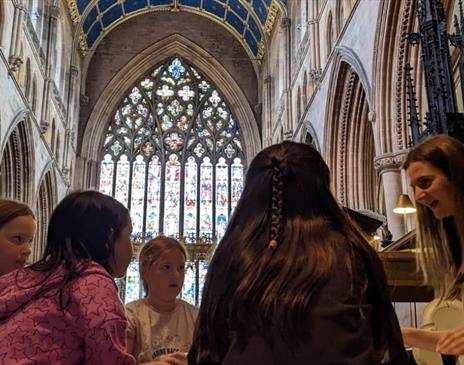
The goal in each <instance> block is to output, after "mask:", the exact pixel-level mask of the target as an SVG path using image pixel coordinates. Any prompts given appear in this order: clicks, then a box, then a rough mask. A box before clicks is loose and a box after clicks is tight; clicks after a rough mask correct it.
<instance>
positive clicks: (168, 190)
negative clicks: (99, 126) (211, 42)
mask: <svg viewBox="0 0 464 365" xmlns="http://www.w3.org/2000/svg"><path fill="white" fill-rule="evenodd" d="M242 146H243V144H242V140H241V134H240V131H239V128H238V125H237V121H236V120H235V118H234V116H233V115H232V113H231V110H230V108H229V107H228V105H227V103H226V101H225V100H224V98H223V97H222V95H221V93H220V92H219V90H218V89H217V88H216V87H215V86H214V85H213V84H212V83H211V82H210V81H208V80H207V79H206V78H205V77H204V76H203V75H201V74H200V73H199V72H198V71H197V70H196V69H195V68H194V67H192V66H191V65H189V64H188V63H186V62H185V61H184V60H182V59H180V58H178V57H175V58H171V59H169V60H168V61H167V62H165V63H164V64H162V65H160V66H158V67H156V68H155V69H154V70H152V71H151V72H150V73H149V74H147V75H145V76H144V77H143V78H141V79H140V80H139V81H138V82H137V83H136V84H135V85H134V87H133V88H132V90H131V91H130V92H129V94H128V95H127V96H126V97H125V98H124V99H123V101H122V102H121V104H120V105H119V107H118V109H117V111H116V112H115V114H114V117H113V118H112V120H111V122H110V125H109V127H108V130H107V134H106V138H105V141H104V146H103V149H102V161H101V170H100V191H102V192H104V193H106V194H108V195H111V196H114V197H115V198H116V199H117V200H119V201H120V202H121V203H123V204H124V205H125V206H127V207H128V208H129V210H130V213H131V218H132V224H133V235H134V236H135V237H142V238H143V241H147V240H149V239H151V238H152V237H155V236H156V235H158V234H160V233H163V234H165V235H169V236H174V237H180V238H183V239H184V240H185V242H186V243H187V245H189V244H194V243H196V242H198V241H199V240H201V239H206V240H210V241H216V240H218V239H220V238H221V237H222V235H223V234H224V231H225V228H226V225H227V222H228V220H229V217H230V214H231V212H232V210H233V209H234V208H235V206H236V205H237V202H238V199H239V197H240V195H241V192H242V188H243V176H244V168H245V154H244V150H243V147H242ZM192 247H193V246H192ZM137 265H138V264H137V261H136V259H134V260H133V261H132V263H131V265H130V266H129V269H128V275H127V281H126V302H127V301H129V300H133V299H137V298H138V297H139V296H140V293H141V290H139V278H138V273H137ZM205 265H206V263H205V262H203V263H202V264H201V265H199V263H198V262H196V263H192V265H190V267H189V270H190V269H191V271H189V270H187V272H186V278H185V285H184V290H183V294H182V295H183V297H184V298H185V299H186V300H188V301H190V302H191V303H193V304H198V303H199V297H198V295H199V292H200V291H201V290H200V289H201V288H199V286H201V284H202V283H201V282H202V277H203V276H204V273H205V270H206V266H205Z"/></svg>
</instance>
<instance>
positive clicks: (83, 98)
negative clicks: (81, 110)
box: [81, 94, 90, 106]
mask: <svg viewBox="0 0 464 365" xmlns="http://www.w3.org/2000/svg"><path fill="white" fill-rule="evenodd" d="M89 101H90V98H89V97H88V96H87V95H84V94H81V105H84V106H85V105H88V104H89Z"/></svg>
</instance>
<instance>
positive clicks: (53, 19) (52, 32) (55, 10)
mask: <svg viewBox="0 0 464 365" xmlns="http://www.w3.org/2000/svg"><path fill="white" fill-rule="evenodd" d="M49 16H50V21H49V23H48V24H49V29H48V36H47V54H46V55H45V60H46V61H45V65H46V66H45V75H46V77H45V80H44V81H45V82H44V90H43V100H42V111H41V115H40V127H41V131H42V133H45V132H46V131H47V129H48V127H49V126H50V123H49V121H48V120H47V117H48V108H49V104H50V88H51V83H52V82H53V80H52V71H53V70H52V50H53V49H54V48H55V45H56V34H57V24H58V19H59V17H60V8H59V7H58V6H55V5H50V11H49ZM55 67H56V65H55Z"/></svg>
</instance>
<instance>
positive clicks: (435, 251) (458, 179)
mask: <svg viewBox="0 0 464 365" xmlns="http://www.w3.org/2000/svg"><path fill="white" fill-rule="evenodd" d="M462 156H464V144H462V143H461V142H460V141H458V140H457V139H455V138H452V137H450V136H448V135H437V136H434V137H431V138H429V139H427V140H425V141H424V142H422V143H420V144H419V145H417V146H416V147H415V148H414V149H412V150H411V151H410V152H409V154H408V157H407V159H406V161H405V164H404V168H405V169H408V168H409V166H410V164H411V163H413V162H426V163H429V164H431V165H432V166H434V167H436V168H438V169H440V170H441V171H442V172H443V174H445V175H446V176H447V178H448V180H449V182H450V184H451V186H452V194H453V199H454V201H455V202H456V211H455V214H454V216H452V217H448V218H445V219H437V218H435V216H434V215H433V213H432V211H431V210H430V209H428V208H427V207H425V206H422V205H420V204H417V213H416V220H417V221H416V227H417V246H418V248H419V255H418V256H417V259H418V265H419V268H420V269H421V270H422V272H423V274H424V280H425V283H427V284H430V285H432V286H433V288H434V289H435V291H436V293H437V294H438V295H439V297H440V298H441V299H445V298H450V299H451V298H459V297H462V295H463V294H464V293H463V282H464V267H463V262H464V260H463V250H462V245H463V244H464V171H463V169H462Z"/></svg>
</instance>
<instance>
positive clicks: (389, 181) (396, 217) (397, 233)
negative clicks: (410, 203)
mask: <svg viewBox="0 0 464 365" xmlns="http://www.w3.org/2000/svg"><path fill="white" fill-rule="evenodd" d="M406 154H407V152H405V151H401V152H397V153H387V154H383V155H380V156H377V157H375V159H374V167H375V169H376V170H377V171H378V172H379V175H380V178H381V181H382V184H383V190H384V195H385V209H386V216H387V223H388V228H389V230H390V232H391V233H392V235H393V240H397V239H398V238H400V237H402V236H403V235H404V234H405V233H406V227H405V226H404V220H403V216H402V215H401V214H396V213H394V212H393V209H394V208H395V205H396V202H397V200H398V196H399V195H400V194H402V193H403V188H402V183H401V165H402V163H403V161H404V159H405V158H406Z"/></svg>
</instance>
